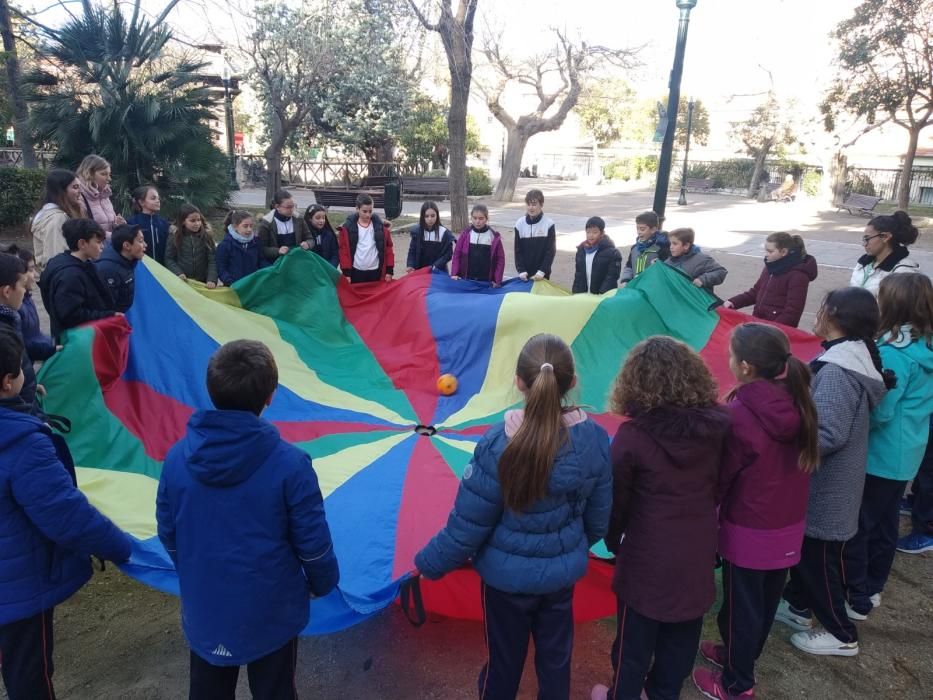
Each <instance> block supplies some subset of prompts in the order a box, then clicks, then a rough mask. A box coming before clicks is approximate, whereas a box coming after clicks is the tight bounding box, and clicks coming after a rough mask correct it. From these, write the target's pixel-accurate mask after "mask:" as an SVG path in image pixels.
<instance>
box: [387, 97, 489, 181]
mask: <svg viewBox="0 0 933 700" xmlns="http://www.w3.org/2000/svg"><path fill="white" fill-rule="evenodd" d="M448 111H449V110H448V107H447V105H444V104H439V103H438V102H435V101H433V100H431V99H430V98H429V97H427V96H425V95H419V96H417V97H416V99H415V100H414V101H413V106H412V111H411V120H410V122H409V123H408V125H407V126H406V127H405V128H404V129H403V130H402V132H401V133H400V134H399V139H398V140H399V146H401V148H402V151H403V153H404V158H405V165H406V166H407V167H408V168H409V169H411V170H413V171H415V172H424V171H425V170H428V169H431V170H446V169H447V163H448V160H449V158H450V147H449V143H450V133H449V130H448V128H447V113H448ZM481 148H482V143H481V142H480V135H479V130H478V129H477V128H476V124H475V123H474V122H473V120H472V119H471V118H469V117H468V118H467V134H466V150H467V153H471V154H475V153H478V152H479V150H480V149H481Z"/></svg>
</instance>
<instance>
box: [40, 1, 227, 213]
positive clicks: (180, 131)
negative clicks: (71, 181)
mask: <svg viewBox="0 0 933 700" xmlns="http://www.w3.org/2000/svg"><path fill="white" fill-rule="evenodd" d="M176 3H177V0H172V1H170V2H169V4H168V5H167V6H166V8H165V9H164V10H163V12H162V13H161V15H160V16H159V17H158V18H156V19H155V20H154V21H149V20H147V19H146V18H144V17H142V16H141V13H140V0H135V2H134V4H133V14H132V16H131V17H130V18H129V20H128V19H127V16H126V15H125V14H124V13H123V11H122V10H121V6H120V5H119V4H117V3H114V4H113V5H112V6H110V7H108V8H104V7H101V6H96V7H94V6H92V5H91V4H90V2H88V1H85V2H83V3H82V5H83V8H84V11H83V14H81V15H78V16H77V17H74V18H73V19H71V20H70V21H69V22H67V23H66V24H65V25H64V26H63V27H61V28H60V29H51V28H48V27H43V28H42V34H43V38H44V41H43V43H42V45H41V47H40V55H39V56H38V63H39V68H38V69H37V70H36V71H34V72H33V73H32V74H30V75H29V76H28V77H27V82H28V84H29V85H30V88H31V93H30V100H31V102H32V103H33V104H32V110H31V121H32V125H33V127H34V129H35V133H36V135H37V137H38V140H39V141H40V142H44V143H45V144H46V145H48V146H51V147H52V148H54V149H56V150H57V157H56V160H57V162H58V164H60V165H62V166H64V167H71V168H74V167H75V166H77V164H78V163H79V162H80V161H81V159H82V158H83V157H84V156H85V155H87V154H89V153H97V154H98V155H100V156H102V157H104V158H106V159H107V160H108V161H110V164H111V166H112V170H113V189H114V197H113V200H114V204H115V205H117V208H118V209H119V208H120V206H121V205H123V206H125V205H126V204H128V202H129V196H128V193H129V192H131V191H132V190H133V188H135V187H137V186H138V185H140V184H145V183H153V184H155V185H156V186H157V187H158V188H159V192H160V194H161V195H162V198H163V201H164V202H166V206H165V207H164V209H165V210H166V213H169V214H170V213H171V212H172V210H173V209H174V208H176V207H177V206H178V205H180V203H181V202H183V201H188V202H191V203H192V204H194V205H195V206H198V207H200V208H202V209H206V208H212V207H219V206H223V205H224V203H225V202H226V199H227V195H228V194H229V182H228V178H227V177H226V173H227V169H228V161H227V159H226V157H225V156H224V154H223V153H222V152H221V151H220V150H219V149H218V148H217V147H216V146H215V145H214V144H213V142H212V140H211V128H210V126H209V120H210V119H214V118H216V116H215V113H214V110H215V108H216V105H217V97H216V96H215V95H214V94H212V93H211V90H210V88H209V87H208V86H207V85H205V84H204V81H203V77H202V76H200V75H199V74H198V71H199V70H201V69H203V68H204V65H205V64H203V63H198V62H194V61H190V60H187V59H186V58H184V57H182V58H177V57H173V56H171V55H170V54H169V52H168V51H166V44H167V43H168V41H169V39H170V38H171V31H170V30H169V29H168V27H167V26H166V24H165V23H164V22H163V20H164V18H165V16H166V15H167V14H168V12H169V11H170V10H171V9H172V8H173V7H174V6H175V4H176Z"/></svg>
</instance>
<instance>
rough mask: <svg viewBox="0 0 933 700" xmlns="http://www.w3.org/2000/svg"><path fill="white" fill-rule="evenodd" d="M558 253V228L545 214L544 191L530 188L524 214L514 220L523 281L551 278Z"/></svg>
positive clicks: (520, 273)
mask: <svg viewBox="0 0 933 700" xmlns="http://www.w3.org/2000/svg"><path fill="white" fill-rule="evenodd" d="M556 254H557V229H556V227H555V226H554V222H553V221H551V219H550V218H549V217H547V216H545V215H544V193H543V192H542V191H541V190H528V194H526V195H525V216H523V217H522V218H520V219H519V220H518V221H516V222H515V269H517V270H518V276H519V277H520V278H521V280H522V281H523V282H527V281H528V277H529V276H530V277H532V278H533V279H536V280H540V279H551V265H553V264H554V256H555V255H556Z"/></svg>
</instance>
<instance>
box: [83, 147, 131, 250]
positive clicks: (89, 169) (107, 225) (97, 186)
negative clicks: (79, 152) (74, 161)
mask: <svg viewBox="0 0 933 700" xmlns="http://www.w3.org/2000/svg"><path fill="white" fill-rule="evenodd" d="M75 174H76V175H77V176H78V182H80V184H81V209H82V212H83V214H84V217H85V218H87V219H93V220H94V221H96V222H97V223H98V224H100V227H101V228H102V229H104V232H105V233H106V234H107V237H108V238H109V237H110V233H111V232H112V231H113V229H114V228H116V227H117V226H122V225H123V224H125V223H126V220H125V219H124V218H123V217H122V216H120V215H119V214H117V213H116V212H115V211H114V209H113V203H112V202H111V201H110V196H111V195H112V194H113V190H111V189H110V180H111V179H112V178H111V176H110V163H108V162H107V161H106V160H104V159H103V158H101V157H100V156H96V155H94V154H91V155H89V156H85V157H84V160H82V161H81V165H79V166H78V171H77V173H75Z"/></svg>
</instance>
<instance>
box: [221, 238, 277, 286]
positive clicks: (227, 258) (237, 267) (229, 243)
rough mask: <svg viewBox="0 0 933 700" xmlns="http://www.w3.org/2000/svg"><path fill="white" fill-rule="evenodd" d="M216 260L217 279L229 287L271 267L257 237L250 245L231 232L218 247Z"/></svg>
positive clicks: (250, 241)
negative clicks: (236, 237) (264, 268)
mask: <svg viewBox="0 0 933 700" xmlns="http://www.w3.org/2000/svg"><path fill="white" fill-rule="evenodd" d="M214 260H215V261H216V264H217V277H218V278H219V279H220V281H221V282H223V283H224V284H225V285H226V286H228V287H229V286H230V285H231V284H233V283H234V282H236V281H237V280H239V279H243V278H244V277H246V276H247V275H251V274H252V273H254V272H256V270H259V269H260V268H263V267H267V266H268V265H269V262H268V261H267V260H266V259H265V257H263V255H262V248H261V246H260V245H259V239H258V238H256V236H253V237H252V238H251V239H250V240H249V243H240V242H239V241H238V240H236V239H235V238H234V237H233V236H231V235H230V232H229V231H228V232H227V235H225V236H224V238H223V240H222V241H221V242H220V243H219V244H218V245H217V250H216V251H215V252H214Z"/></svg>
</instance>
